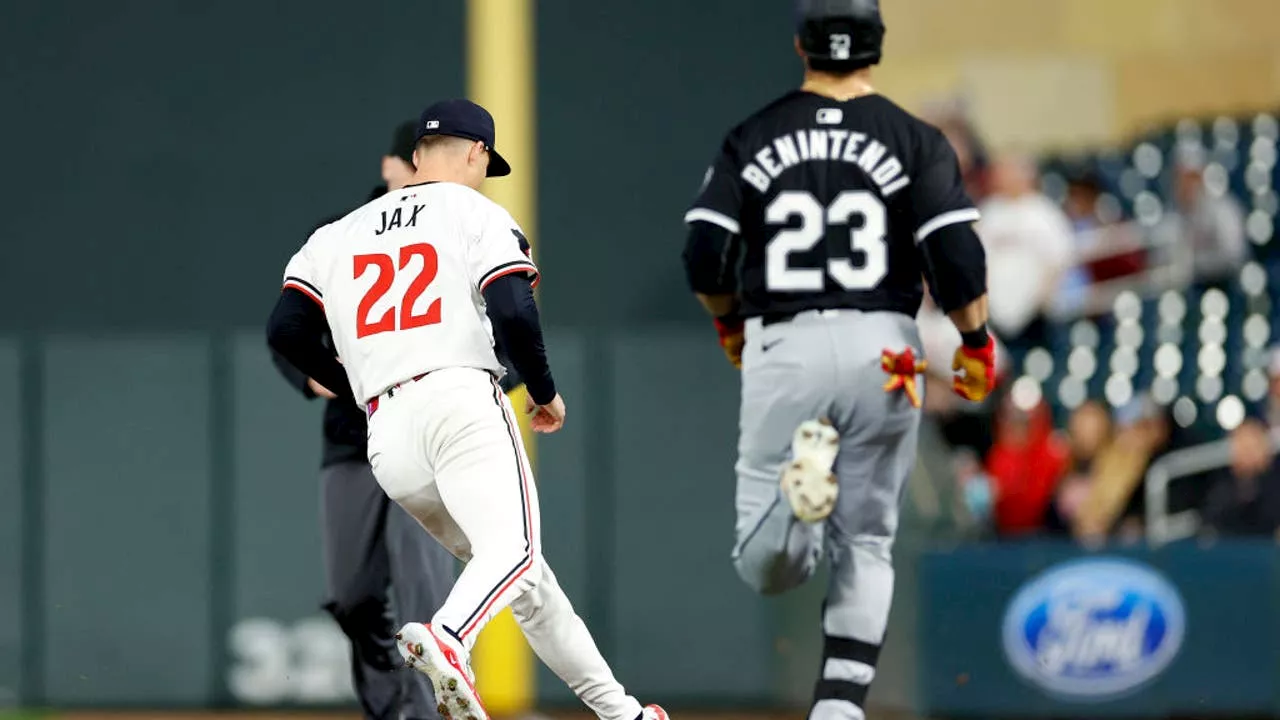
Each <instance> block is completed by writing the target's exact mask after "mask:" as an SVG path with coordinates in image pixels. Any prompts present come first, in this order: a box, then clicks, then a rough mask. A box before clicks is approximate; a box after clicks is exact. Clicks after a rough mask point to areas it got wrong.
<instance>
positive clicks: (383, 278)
mask: <svg viewBox="0 0 1280 720" xmlns="http://www.w3.org/2000/svg"><path fill="white" fill-rule="evenodd" d="M523 240H524V235H523V234H522V233H521V231H520V227H519V226H518V225H517V224H516V222H515V220H513V219H512V217H511V215H510V214H509V213H508V212H507V211H506V210H504V209H502V208H501V207H500V206H498V205H497V204H496V203H494V202H493V201H491V200H489V199H488V198H486V197H485V196H483V195H481V194H480V193H479V192H477V191H475V190H472V189H471V188H469V187H466V186H464V185H457V184H454V183H444V182H434V183H425V184H421V185H411V186H409V187H406V188H404V189H401V190H396V191H392V192H389V193H387V194H386V195H383V196H382V197H380V198H377V199H376V200H373V201H372V202H370V203H368V204H367V205H365V206H363V207H361V208H359V209H358V210H355V211H354V212H352V213H351V214H349V215H347V216H346V217H344V218H342V219H341V220H338V221H337V222H334V223H332V224H329V225H325V226H324V227H322V228H320V229H319V230H316V231H315V233H314V234H312V236H311V238H310V239H308V240H307V243H306V244H305V245H303V246H302V249H301V250H299V251H298V252H297V254H296V255H294V256H293V259H292V260H290V261H289V265H288V266H287V267H286V268H285V273H284V286H285V287H288V288H294V289H296V290H300V291H302V292H303V293H306V294H307V295H308V296H309V297H310V298H311V299H313V300H315V301H316V302H317V303H320V305H321V307H323V308H324V312H325V316H326V317H327V319H328V321H329V329H330V330H331V331H332V333H333V341H334V345H335V346H336V349H337V352H338V357H339V358H340V359H341V360H342V364H343V367H344V368H345V369H346V371H347V378H348V380H349V381H350V383H351V389H352V391H353V392H354V394H355V397H356V399H357V400H359V401H361V402H364V403H367V402H368V401H369V400H371V399H372V398H375V397H377V396H378V395H381V394H382V393H383V392H384V391H386V390H387V388H389V387H391V386H393V385H395V384H397V383H400V382H404V381H406V380H409V379H411V378H414V377H417V376H419V375H421V374H423V373H427V372H431V371H433V370H439V369H441V368H447V367H470V368H478V369H482V370H489V371H491V372H494V373H496V374H499V375H501V373H502V372H503V368H502V365H501V363H499V362H498V359H497V356H496V355H495V354H494V351H493V328H492V327H491V326H490V323H489V317H488V316H487V315H486V314H485V304H484V297H483V295H481V292H482V291H483V290H484V288H485V286H486V285H488V284H489V283H490V282H492V281H493V280H495V279H497V278H499V277H502V276H503V275H509V274H511V273H518V272H520V273H527V274H528V275H529V276H530V277H531V278H532V279H533V280H534V282H535V283H536V281H537V278H538V269H537V268H536V267H535V266H534V264H533V261H532V260H531V259H530V258H529V256H528V255H527V253H526V251H525V250H523V249H522V248H521V245H522V241H523ZM525 245H526V247H527V244H525Z"/></svg>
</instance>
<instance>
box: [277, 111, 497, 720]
mask: <svg viewBox="0 0 1280 720" xmlns="http://www.w3.org/2000/svg"><path fill="white" fill-rule="evenodd" d="M414 129H415V124H414V123H413V122H408V123H405V124H403V125H400V126H399V127H398V128H396V131H395V135H394V136H393V138H392V142H391V149H390V150H389V151H388V153H387V154H386V155H385V156H383V158H382V179H383V181H384V182H385V183H386V184H385V185H381V186H379V187H376V188H374V190H373V192H372V193H370V195H369V198H368V200H372V199H374V198H376V197H378V196H380V195H383V194H385V193H387V192H395V191H396V190H399V189H400V188H402V187H404V186H405V184H406V183H408V182H409V180H410V179H411V178H412V177H413V173H414V166H413V144H414V143H413V140H414ZM366 202H367V200H366ZM355 206H356V205H353V207H355ZM345 214H346V213H345V212H344V213H341V214H338V215H335V216H333V217H330V218H326V219H325V220H324V221H322V222H321V223H320V224H319V225H317V226H316V227H317V228H318V227H321V226H323V225H327V224H329V223H331V222H334V221H335V220H338V219H340V218H341V217H342V216H343V215H345ZM327 340H328V342H329V344H330V347H332V340H331V339H327ZM498 350H499V354H498V357H499V359H500V360H502V362H503V365H505V366H507V367H508V372H507V375H506V377H504V378H503V390H505V391H508V392H509V391H510V390H511V388H512V387H515V385H516V384H518V383H519V380H518V379H517V378H518V376H517V375H516V374H515V373H514V372H512V371H511V369H510V363H508V362H507V360H506V358H505V355H504V354H503V353H502V352H501V348H498ZM273 360H274V362H275V364H276V367H277V368H278V369H279V370H280V372H281V374H282V375H284V377H285V379H286V380H288V381H289V384H290V385H293V386H294V387H295V388H297V390H298V391H299V392H301V393H302V395H303V396H304V397H306V398H307V399H312V398H315V397H323V398H326V399H327V400H328V401H329V402H328V404H327V406H326V407H325V412H324V456H323V459H322V460H321V470H320V487H321V490H320V491H321V503H320V512H321V521H322V527H323V543H324V565H325V577H326V583H327V592H328V602H327V603H326V604H325V610H327V611H328V612H329V614H331V615H332V616H333V618H334V619H335V620H337V622H338V625H339V626H341V628H342V631H343V633H345V634H346V636H347V638H349V639H350V641H351V647H352V668H351V671H352V675H353V680H354V683H355V689H356V694H357V695H358V696H359V699H360V705H361V706H362V707H363V708H364V716H365V717H366V718H369V720H384V719H385V720H400V719H401V718H404V719H405V720H427V719H428V718H439V717H440V715H439V714H438V713H437V711H436V702H435V698H434V695H433V693H432V691H431V684H430V682H429V680H428V679H427V676H425V675H423V674H421V673H416V672H403V671H401V667H402V665H403V662H402V661H401V659H400V655H399V653H398V652H397V651H396V643H395V633H396V629H397V628H399V627H400V626H402V625H404V624H405V623H406V622H408V621H410V620H416V619H420V618H427V617H431V616H432V615H434V614H435V613H436V610H438V609H439V607H440V605H441V603H443V602H444V599H445V598H446V597H447V596H448V594H449V589H450V588H451V587H452V586H453V579H454V568H455V566H454V559H453V556H452V555H450V554H449V551H447V550H445V549H444V547H442V546H441V545H440V544H439V543H437V542H436V541H435V539H433V538H432V537H431V536H430V535H429V534H427V533H425V532H423V531H422V528H421V527H419V526H418V523H417V521H415V520H414V519H413V518H412V517H410V516H409V514H408V513H406V512H405V511H404V510H403V509H401V508H400V506H399V505H397V504H395V503H394V502H391V500H390V499H389V498H388V497H387V496H386V495H385V494H384V493H383V492H382V488H380V487H379V486H378V482H377V480H375V479H374V477H373V471H372V470H371V469H370V467H369V462H368V456H367V453H368V448H367V446H366V442H367V427H366V418H365V411H364V409H363V408H360V407H359V406H357V405H356V404H355V403H353V402H351V401H350V400H347V401H342V400H338V399H336V398H335V396H334V393H332V392H330V391H329V389H327V388H325V387H323V386H321V385H320V384H318V383H317V382H315V381H314V380H312V379H311V378H308V377H307V376H306V375H304V374H303V373H301V372H299V371H298V370H297V369H295V368H294V367H293V366H291V365H290V364H289V363H288V362H286V361H285V360H284V359H283V358H281V357H280V356H279V355H274V356H273Z"/></svg>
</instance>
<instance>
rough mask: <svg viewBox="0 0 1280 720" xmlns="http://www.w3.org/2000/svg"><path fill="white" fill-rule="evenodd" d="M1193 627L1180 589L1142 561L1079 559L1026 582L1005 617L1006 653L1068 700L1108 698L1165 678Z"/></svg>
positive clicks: (1021, 669)
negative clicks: (1156, 679) (1185, 610)
mask: <svg viewBox="0 0 1280 720" xmlns="http://www.w3.org/2000/svg"><path fill="white" fill-rule="evenodd" d="M1185 630H1186V613H1185V612H1184V611H1183V606H1182V598H1180V597H1179V596H1178V591H1177V590H1176V589H1175V588H1174V587H1173V586H1172V585H1170V584H1169V582H1168V581H1166V580H1165V579H1164V578H1163V577H1161V576H1160V575H1158V574H1157V573H1156V572H1154V571H1153V570H1151V569H1150V568H1148V567H1146V566H1143V565H1140V564H1138V563H1134V562H1129V561H1126V560H1116V559H1097V560H1095V559H1089V560H1076V561H1072V562H1069V563H1065V564H1063V565H1058V566H1057V567H1054V568H1050V569H1049V570H1048V571H1046V572H1044V573H1043V574H1041V575H1039V576H1037V577H1035V578H1033V579H1032V580H1031V581H1030V582H1028V583H1027V584H1026V585H1024V586H1023V587H1022V588H1021V589H1020V590H1019V591H1018V593H1017V594H1016V595H1015V596H1014V598H1013V601H1012V602H1011V603H1010V604H1009V608H1008V610H1007V611H1006V612H1005V617H1004V632H1003V635H1004V652H1005V655H1006V656H1007V657H1008V659H1009V662H1010V664H1012V665H1013V667H1014V669H1015V670H1017V671H1018V673H1019V674H1020V675H1022V676H1023V677H1024V678H1026V679H1027V680H1029V681H1031V682H1032V683H1034V684H1036V685H1038V686H1039V687H1041V688H1043V689H1045V690H1047V691H1048V692H1050V693H1051V694H1054V695H1057V696H1060V697H1062V698H1064V699H1075V700H1082V701H1087V700H1106V699H1109V698H1113V697H1116V696H1118V695H1122V694H1124V693H1126V692H1128V691H1130V690H1134V689H1135V688H1138V687H1139V686H1141V685H1142V684H1143V683H1146V682H1147V681H1149V680H1151V679H1152V678H1154V677H1156V676H1157V675H1159V674H1160V673H1161V672H1162V671H1164V669H1165V668H1167V667H1168V666H1169V663H1171V662H1173V659H1174V657H1176V656H1177V654H1178V650H1179V648H1181V646H1182V637H1183V634H1184V632H1185Z"/></svg>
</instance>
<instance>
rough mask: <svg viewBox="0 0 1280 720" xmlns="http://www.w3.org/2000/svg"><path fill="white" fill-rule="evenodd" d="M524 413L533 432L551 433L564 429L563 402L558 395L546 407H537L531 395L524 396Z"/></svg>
mask: <svg viewBox="0 0 1280 720" xmlns="http://www.w3.org/2000/svg"><path fill="white" fill-rule="evenodd" d="M524 412H525V414H526V415H528V416H529V427H531V428H533V431H534V432H540V433H553V432H555V431H557V430H559V429H560V428H562V427H564V400H563V399H561V397H560V395H559V393H557V394H556V396H555V397H554V398H552V399H551V402H549V403H547V404H546V405H539V404H537V403H535V402H534V401H533V397H532V396H531V395H525V401H524Z"/></svg>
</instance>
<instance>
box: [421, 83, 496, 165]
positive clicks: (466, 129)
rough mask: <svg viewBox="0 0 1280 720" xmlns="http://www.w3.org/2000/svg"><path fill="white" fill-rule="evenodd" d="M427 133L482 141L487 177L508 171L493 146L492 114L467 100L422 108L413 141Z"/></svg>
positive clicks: (447, 101)
mask: <svg viewBox="0 0 1280 720" xmlns="http://www.w3.org/2000/svg"><path fill="white" fill-rule="evenodd" d="M428 135H449V136H452V137H460V138H466V139H467V140H476V141H479V142H482V143H484V147H485V149H486V150H488V151H489V171H488V173H487V174H488V176H489V177H501V176H503V175H510V174H511V165H510V164H508V163H507V161H506V159H505V158H503V157H502V156H501V155H499V154H498V151H497V150H496V149H495V148H494V146H493V145H494V128H493V116H492V115H490V114H489V111H488V110H485V109H484V108H482V107H480V106H479V105H477V104H475V103H473V102H471V101H470V100H465V99H457V100H444V101H441V102H438V103H436V104H434V105H432V106H431V107H428V108H427V109H426V110H423V111H422V118H421V119H420V120H419V122H418V133H417V137H416V138H415V139H414V144H415V145H416V144H417V143H418V142H420V141H421V140H422V138H424V137H427V136H428Z"/></svg>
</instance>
